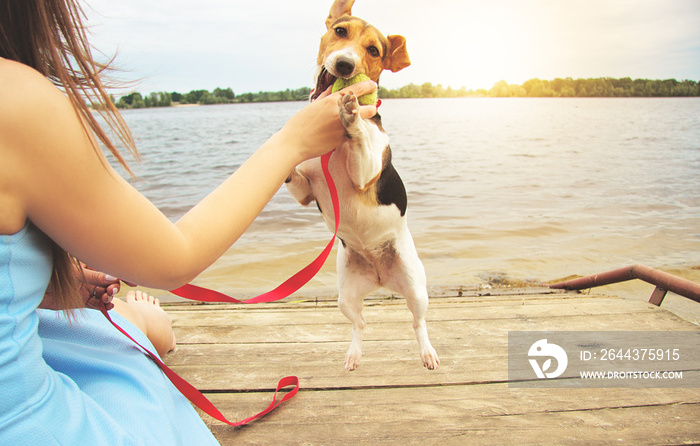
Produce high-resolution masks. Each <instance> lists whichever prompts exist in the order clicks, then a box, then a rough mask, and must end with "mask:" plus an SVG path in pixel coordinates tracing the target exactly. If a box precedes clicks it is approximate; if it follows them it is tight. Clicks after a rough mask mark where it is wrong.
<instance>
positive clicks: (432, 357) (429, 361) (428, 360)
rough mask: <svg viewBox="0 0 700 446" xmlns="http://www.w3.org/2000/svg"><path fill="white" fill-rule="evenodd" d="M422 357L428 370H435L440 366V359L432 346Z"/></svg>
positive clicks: (424, 351)
mask: <svg viewBox="0 0 700 446" xmlns="http://www.w3.org/2000/svg"><path fill="white" fill-rule="evenodd" d="M420 357H421V359H422V360H423V366H424V367H426V368H427V369H428V370H435V369H437V368H438V366H440V359H439V358H438V355H437V352H436V351H435V349H434V348H433V346H432V345H429V346H428V348H426V349H424V350H423V351H421V353H420Z"/></svg>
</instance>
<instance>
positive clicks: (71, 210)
mask: <svg viewBox="0 0 700 446" xmlns="http://www.w3.org/2000/svg"><path fill="white" fill-rule="evenodd" d="M82 17H83V15H82V11H81V10H80V6H79V5H78V4H77V3H76V0H21V1H20V0H0V444H33V445H34V444H42V445H52V444H62V445H72V444H92V445H99V444H109V445H113V444H120V445H122V444H208V443H214V442H215V440H214V439H213V437H211V434H210V433H209V432H208V430H207V429H206V428H205V427H204V425H203V423H202V422H201V420H200V419H199V418H198V417H197V415H196V413H195V412H194V411H193V410H192V409H191V407H190V406H189V404H188V403H187V402H186V401H184V400H182V397H181V395H179V394H178V393H177V391H175V390H174V388H172V386H170V384H169V383H167V382H164V379H165V378H164V377H163V375H162V374H161V373H160V372H159V371H158V369H157V368H156V367H155V366H154V365H152V364H150V362H149V361H148V360H147V359H145V357H144V356H143V355H142V354H141V353H139V352H138V351H137V350H136V349H134V348H133V347H132V346H131V345H129V343H128V342H129V341H126V340H125V339H122V337H121V335H120V334H119V333H116V332H115V331H114V330H113V329H111V328H110V327H109V326H106V325H104V321H103V320H102V318H100V315H99V313H97V312H96V311H94V310H81V311H78V312H74V313H73V316H72V317H73V318H75V321H73V323H68V322H70V321H68V319H67V318H66V317H65V315H61V313H58V316H57V315H56V312H51V313H43V314H42V315H41V327H40V326H39V325H40V322H39V319H40V318H39V312H38V311H37V310H36V308H37V307H38V306H39V305H40V303H41V301H42V298H43V296H44V293H45V291H46V289H47V286H48V288H49V293H48V295H50V296H51V305H47V306H48V307H50V308H54V309H63V310H70V309H73V308H78V307H82V306H84V304H85V302H84V298H83V297H82V296H81V294H80V293H79V292H78V286H77V285H76V279H75V274H74V272H75V260H74V259H76V258H77V259H80V261H81V262H84V263H85V264H87V265H90V266H91V267H93V268H95V269H97V270H99V271H105V272H106V273H109V274H110V275H111V276H114V277H120V278H123V279H125V280H128V281H129V282H134V283H138V284H141V285H144V286H147V287H151V288H161V289H174V288H176V287H179V286H181V285H183V284H185V283H187V282H189V281H190V280H191V279H193V278H194V277H196V276H197V275H198V274H199V273H200V272H201V271H203V270H204V269H205V268H207V267H208V266H209V265H210V264H211V263H213V262H214V261H215V260H216V259H217V258H218V257H219V256H220V255H222V254H223V253H224V252H225V251H226V250H227V249H228V248H229V247H230V246H231V244H233V243H234V242H235V241H236V240H237V239H238V237H239V236H240V235H241V234H242V233H243V232H244V231H245V230H246V228H247V227H248V225H249V224H250V223H251V222H252V221H253V219H255V217H256V216H257V215H258V213H259V212H260V211H261V210H262V209H263V207H264V206H265V204H266V203H267V202H268V200H269V199H270V198H271V197H272V196H273V195H274V193H275V192H276V191H277V190H278V188H279V187H280V186H281V184H282V183H283V181H284V180H285V178H286V177H287V175H288V173H289V172H290V171H291V169H292V168H293V167H294V166H296V165H297V164H298V163H300V162H302V161H304V160H306V159H309V158H313V157H316V156H320V155H321V154H323V153H324V152H326V151H328V150H329V149H332V148H333V147H335V146H337V145H339V144H340V143H341V142H342V141H343V139H344V138H345V132H344V129H343V127H342V124H341V122H340V119H339V116H338V106H337V99H338V97H339V93H335V94H330V93H329V92H326V93H324V95H322V96H321V97H320V98H319V99H318V100H316V101H315V102H313V103H312V104H309V105H308V106H306V107H305V108H304V109H302V110H301V111H299V112H298V113H297V114H296V115H294V116H293V117H292V118H291V119H290V120H289V121H288V122H287V123H286V124H285V125H284V127H283V128H282V129H281V130H279V131H278V132H277V133H275V134H274V135H272V136H271V137H270V139H269V140H268V141H266V142H265V143H264V144H263V145H262V147H260V148H259V149H258V150H257V151H256V152H255V153H254V154H253V155H252V156H251V157H250V159H249V160H248V161H247V162H246V163H244V164H243V165H242V166H241V167H240V168H239V169H238V170H237V171H236V172H235V173H233V174H232V175H231V176H230V177H229V178H228V179H227V180H226V181H224V182H223V183H222V184H221V185H220V186H219V187H218V188H216V189H215V190H214V191H213V192H212V193H211V194H210V195H209V196H207V197H206V198H204V199H203V200H202V201H201V202H200V203H199V204H197V205H196V206H195V207H194V208H193V209H192V210H190V211H189V212H188V213H187V214H186V215H184V216H183V217H182V218H181V219H180V220H179V221H178V222H176V223H172V222H170V221H169V220H168V219H167V218H166V217H165V216H164V215H163V214H162V213H161V212H160V211H158V209H157V208H155V206H153V205H152V204H151V203H150V202H149V201H148V200H147V199H146V198H144V197H143V196H142V195H141V194H139V193H138V192H137V191H136V190H135V189H134V188H133V187H131V186H130V185H129V183H128V182H126V181H125V180H124V179H122V178H121V177H120V176H119V175H118V174H117V173H116V172H115V171H114V170H113V169H112V168H111V167H110V165H109V164H108V162H107V160H106V158H105V156H104V154H103V153H102V151H101V149H100V147H99V143H98V141H99V142H101V143H102V144H104V146H105V147H106V148H107V149H108V150H110V151H111V152H112V153H113V154H114V155H115V156H116V158H117V159H118V160H119V161H120V162H121V163H122V164H123V163H124V161H123V158H122V157H121V155H120V154H119V152H118V151H117V149H116V146H115V144H114V143H113V142H112V141H111V140H110V138H109V137H108V136H107V134H106V132H105V131H104V130H103V129H102V128H100V126H99V124H98V123H97V121H96V120H95V118H94V117H93V115H92V113H91V111H90V109H89V108H88V106H87V105H86V102H85V100H87V101H89V102H91V103H93V104H95V105H97V107H96V109H98V110H102V113H103V115H104V116H105V119H106V120H107V123H108V125H109V127H110V128H111V130H113V131H114V132H115V133H116V135H117V136H118V139H119V140H120V142H121V143H122V144H123V145H125V146H126V147H127V148H128V149H130V150H132V151H133V152H134V153H136V150H135V147H134V142H133V139H132V137H131V134H130V132H129V130H128V128H127V127H126V125H125V123H124V121H123V120H122V118H121V117H120V116H119V114H118V112H117V111H116V109H115V108H114V106H113V104H112V103H111V102H110V100H109V97H108V95H107V93H106V92H105V89H104V87H103V83H102V81H101V79H100V75H101V73H102V72H103V70H104V69H105V67H104V66H101V65H99V64H98V63H96V62H95V61H94V60H93V59H92V57H91V54H90V47H89V45H88V42H87V40H86V37H85V31H84V28H83V25H82ZM57 86H58V87H59V88H57ZM352 88H353V91H354V92H355V93H356V94H358V95H363V94H366V93H369V92H372V91H374V90H376V84H374V83H372V82H364V83H361V84H356V85H354V86H353V87H352ZM61 90H62V91H61ZM374 113H376V108H375V107H373V106H363V107H362V108H361V109H360V114H361V115H362V116H363V117H369V116H372V115H373V114H374ZM117 204H118V205H119V211H118V212H117V211H115V209H116V205H117ZM69 253H70V254H69ZM105 301H109V299H108V298H107V299H105ZM115 318H117V319H118V321H117V322H118V323H121V324H123V325H125V326H128V328H127V330H129V331H130V333H132V334H133V335H135V336H136V338H137V340H139V341H140V342H145V343H148V341H147V340H146V339H145V336H144V335H143V333H140V332H139V330H138V329H137V328H136V327H134V326H131V325H129V323H128V321H126V320H123V319H119V318H118V315H115ZM40 329H41V331H42V338H43V345H42V338H40V337H39V334H38V331H39V330H40ZM42 350H43V353H44V356H45V357H46V360H44V358H43V357H42ZM56 352H59V353H56ZM62 372H63V373H62Z"/></svg>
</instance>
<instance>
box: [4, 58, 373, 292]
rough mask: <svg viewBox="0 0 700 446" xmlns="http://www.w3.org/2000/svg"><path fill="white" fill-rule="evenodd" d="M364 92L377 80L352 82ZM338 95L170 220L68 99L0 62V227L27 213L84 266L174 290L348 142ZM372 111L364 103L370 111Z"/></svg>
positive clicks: (24, 70)
mask: <svg viewBox="0 0 700 446" xmlns="http://www.w3.org/2000/svg"><path fill="white" fill-rule="evenodd" d="M351 88H352V90H353V91H354V92H355V93H356V94H358V95H362V94H365V93H367V92H371V91H373V90H375V89H376V84H374V83H371V82H364V83H360V84H355V85H353V86H352V87H351ZM337 99H338V93H335V94H333V95H324V96H323V97H322V98H320V99H318V100H317V101H315V102H313V103H311V104H309V105H308V106H306V107H304V108H303V109H302V110H301V111H299V112H298V113H297V114H296V115H294V116H293V117H292V118H291V119H290V120H289V121H288V122H287V123H286V124H285V126H284V127H283V128H282V129H281V130H279V131H278V132H277V133H275V134H274V135H273V136H272V137H271V138H270V139H269V140H268V141H267V142H265V144H263V146H262V147H260V149H258V150H257V151H256V152H255V153H254V154H253V155H252V156H251V157H250V159H248V160H247V161H246V162H245V163H244V164H243V165H242V166H241V167H240V168H238V169H237V170H236V171H235V172H234V173H233V174H232V175H231V176H230V177H229V178H228V179H227V180H225V181H224V182H223V183H222V184H221V185H220V186H219V187H217V188H216V189H215V190H214V191H213V192H212V193H211V194H209V195H208V196H207V197H205V198H204V199H203V200H202V201H201V202H200V203H199V204H197V205H196V206H195V207H194V208H192V209H191V210H190V211H189V212H188V213H187V214H185V215H184V216H183V217H182V218H181V219H180V220H179V221H178V222H177V223H172V222H170V221H169V220H168V219H167V218H166V217H165V216H164V215H163V214H162V213H161V212H160V211H159V210H158V209H157V208H156V207H155V206H154V205H153V204H151V203H150V202H149V201H148V200H147V199H146V198H145V197H144V196H142V195H141V194H140V193H139V192H138V191H136V189H134V188H133V187H132V186H131V185H130V184H129V183H128V182H126V181H125V180H124V179H123V178H121V177H120V176H119V175H118V174H117V173H116V172H115V171H114V170H113V169H112V168H111V167H110V166H109V164H108V163H107V161H106V159H105V158H104V156H103V155H102V153H101V151H100V152H99V153H98V152H96V151H95V150H94V149H93V147H94V144H96V142H95V140H94V138H93V137H92V136H90V135H88V134H87V133H86V132H85V130H84V129H83V126H82V125H81V122H80V120H79V118H78V115H77V114H76V112H75V111H74V109H73V107H72V106H71V104H70V102H69V100H68V99H67V98H66V97H65V96H64V95H63V94H62V93H61V92H60V91H59V90H58V89H56V88H55V87H54V86H53V85H52V84H51V83H50V82H49V81H48V80H46V79H45V78H44V77H43V76H41V75H40V74H39V73H37V72H35V71H34V70H32V69H31V68H28V67H26V66H24V65H21V64H18V63H16V62H10V61H7V60H3V59H0V233H4V234H9V233H13V232H16V231H18V230H19V229H21V227H22V225H24V222H25V221H26V219H29V220H31V221H32V222H33V224H35V225H36V226H37V227H39V229H41V230H42V231H43V232H44V233H46V234H47V235H48V236H49V237H51V238H52V239H53V240H54V241H55V242H57V243H58V244H59V245H60V246H61V247H62V248H63V249H65V250H66V251H68V252H70V253H71V254H72V255H74V256H75V257H77V258H78V259H80V260H81V261H83V262H85V263H87V264H89V265H90V266H92V267H94V268H96V269H98V270H100V271H104V272H106V273H109V274H111V275H113V276H116V277H120V278H123V279H125V280H128V281H130V282H134V283H138V284H141V285H144V286H148V287H152V288H162V289H172V288H176V287H178V286H181V285H183V284H185V283H187V282H189V281H190V280H191V279H193V278H194V277H195V276H197V275H198V274H199V273H200V272H201V271H203V270H204V269H205V268H206V267H208V266H209V265H210V264H211V263H213V262H214V261H215V260H216V259H217V258H218V257H219V256H221V255H222V254H223V253H224V252H225V251H226V250H227V249H228V248H229V247H230V246H231V245H232V244H233V243H234V242H235V241H236V240H237V239H238V238H239V237H240V235H241V234H242V233H243V232H244V231H245V230H246V229H247V228H248V226H249V225H250V223H251V222H252V221H253V220H254V219H255V217H256V216H257V215H258V214H259V213H260V211H261V210H262V209H263V207H264V206H265V205H266V203H267V202H268V201H269V200H270V198H272V196H273V195H274V194H275V192H276V191H277V190H278V189H279V187H280V186H281V185H282V184H283V182H284V180H285V178H286V177H287V175H288V174H289V172H290V171H291V169H292V168H293V167H294V166H296V165H297V164H298V163H300V162H301V161H303V160H306V159H309V158H312V157H316V156H320V155H321V154H323V153H325V152H327V151H329V150H331V149H332V148H334V147H336V146H337V145H339V144H340V143H342V142H343V140H344V138H345V129H344V128H343V126H342V124H341V122H340V119H339V116H338V105H337ZM375 112H376V109H375V108H374V107H363V108H362V110H361V114H362V115H363V117H368V116H371V115H373V114H374V113H375Z"/></svg>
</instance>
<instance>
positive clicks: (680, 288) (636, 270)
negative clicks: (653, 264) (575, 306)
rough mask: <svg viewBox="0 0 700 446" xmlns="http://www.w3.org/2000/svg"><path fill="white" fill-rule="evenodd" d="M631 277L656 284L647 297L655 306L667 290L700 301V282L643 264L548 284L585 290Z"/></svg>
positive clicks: (556, 287)
mask: <svg viewBox="0 0 700 446" xmlns="http://www.w3.org/2000/svg"><path fill="white" fill-rule="evenodd" d="M633 279H639V280H643V281H645V282H647V283H650V284H652V285H656V289H654V292H653V293H652V294H651V297H650V298H649V303H652V304H654V305H656V306H660V305H661V302H663V300H664V297H666V293H667V292H669V291H671V292H672V293H676V294H679V295H681V296H683V297H687V298H688V299H691V300H694V301H695V302H700V284H697V283H695V282H691V281H690V280H686V279H682V278H680V277H678V276H674V275H673V274H669V273H665V272H663V271H659V270H658V269H654V268H650V267H648V266H644V265H633V266H626V267H624V268H618V269H615V270H612V271H607V272H604V273H600V274H595V275H592V276H587V277H582V278H580V279H574V280H567V281H566V282H560V283H555V284H554V285H550V288H555V289H564V290H585V289H588V288H595V287H598V286H603V285H610V284H613V283H619V282H626V281H628V280H633Z"/></svg>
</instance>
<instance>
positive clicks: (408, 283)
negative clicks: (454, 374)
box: [386, 229, 440, 370]
mask: <svg viewBox="0 0 700 446" xmlns="http://www.w3.org/2000/svg"><path fill="white" fill-rule="evenodd" d="M401 238H402V239H403V240H402V243H401V245H400V246H397V257H398V258H397V259H396V262H395V264H394V265H393V267H392V269H391V272H390V273H389V277H388V278H387V279H386V281H387V283H386V286H387V287H388V288H390V289H392V290H394V291H396V292H398V293H400V294H401V295H403V297H404V298H405V299H406V305H407V306H408V308H409V310H411V313H412V314H413V330H414V331H415V334H416V340H417V341H418V348H419V349H420V357H421V360H422V361H423V366H425V367H426V368H428V369H429V370H434V369H436V368H438V366H439V365H440V359H439V358H438V355H437V352H436V351H435V349H434V348H433V346H432V344H431V343H430V339H429V338H428V326H427V324H426V322H425V314H426V312H427V311H428V290H427V280H426V277H425V268H424V267H423V263H422V262H421V261H420V259H419V258H418V253H417V252H416V248H415V245H414V243H413V239H412V238H411V235H410V234H409V233H408V230H407V229H406V231H405V232H404V234H403V236H402V237H401Z"/></svg>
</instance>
